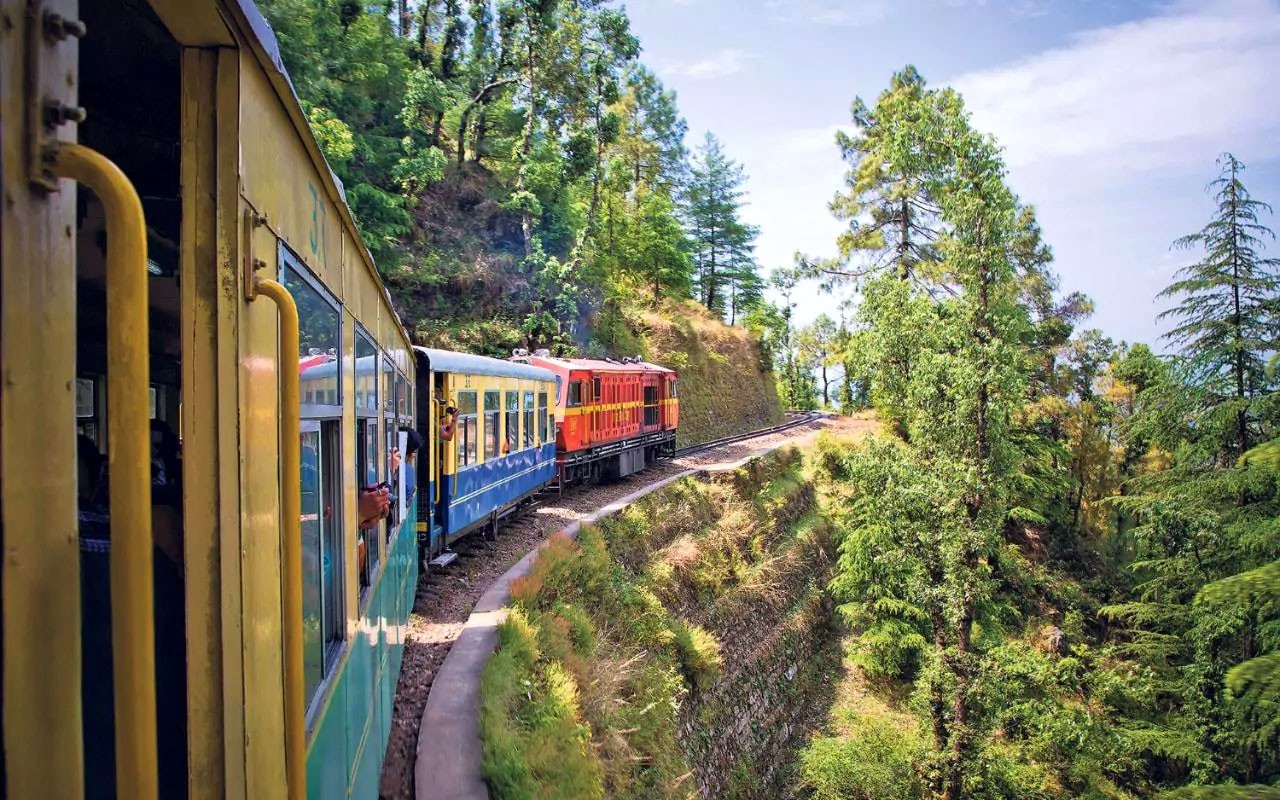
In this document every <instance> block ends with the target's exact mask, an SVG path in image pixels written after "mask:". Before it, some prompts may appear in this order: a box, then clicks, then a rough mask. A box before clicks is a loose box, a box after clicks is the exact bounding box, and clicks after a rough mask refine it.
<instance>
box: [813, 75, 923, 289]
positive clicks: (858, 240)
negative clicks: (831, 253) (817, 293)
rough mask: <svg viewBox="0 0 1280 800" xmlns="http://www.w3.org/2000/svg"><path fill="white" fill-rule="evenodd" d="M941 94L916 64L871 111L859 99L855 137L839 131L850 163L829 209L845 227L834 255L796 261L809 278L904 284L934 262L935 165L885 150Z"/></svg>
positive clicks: (894, 80)
mask: <svg viewBox="0 0 1280 800" xmlns="http://www.w3.org/2000/svg"><path fill="white" fill-rule="evenodd" d="M945 96H946V95H945V93H944V92H940V91H938V90H936V89H926V88H925V81H924V78H923V77H921V75H920V73H919V71H917V70H916V68H915V67H913V66H907V67H906V68H905V69H903V70H902V71H901V72H898V73H895V74H894V75H893V77H892V79H891V80H890V82H889V88H888V89H886V90H885V91H884V92H882V93H881V94H880V96H879V97H878V98H877V100H876V104H875V108H874V109H871V108H868V107H867V105H866V103H865V102H864V101H863V100H862V98H861V97H859V98H856V99H854V101H853V107H852V109H851V111H850V115H851V117H852V120H853V124H854V127H855V132H854V133H852V134H850V133H846V132H844V131H837V132H836V144H837V145H838V146H839V148H840V157H841V158H843V159H844V161H845V163H846V164H848V169H847V171H846V172H845V184H846V186H847V187H848V188H847V190H846V191H845V192H844V193H842V194H837V195H836V197H835V198H834V199H832V201H831V203H830V205H829V207H830V209H831V213H832V214H833V215H834V216H835V218H836V219H838V220H840V221H841V222H844V223H846V224H847V226H848V227H847V229H846V230H845V231H844V232H842V233H841V234H840V236H839V237H838V238H837V239H836V246H837V247H838V249H839V253H840V255H839V257H837V258H834V259H813V258H809V257H801V258H800V263H801V264H802V265H803V267H804V268H805V272H806V274H809V275H813V276H822V277H825V278H826V279H827V282H828V285H832V284H835V283H840V282H844V281H849V280H853V279H857V278H862V277H866V276H870V275H874V274H876V273H877V272H879V271H880V270H882V269H889V270H891V271H893V272H894V273H895V274H896V275H897V276H898V277H900V278H902V279H904V280H905V279H907V278H909V277H912V276H915V275H917V273H919V272H920V271H921V270H922V268H923V269H924V270H925V271H927V270H928V265H930V264H933V263H935V262H936V261H937V260H938V253H937V240H938V233H939V212H940V209H939V204H938V201H937V199H936V198H934V197H932V196H931V195H930V193H929V192H930V191H931V187H932V186H934V185H936V182H935V181H934V180H933V179H934V178H936V177H937V176H936V175H934V174H931V173H930V170H932V169H934V168H936V163H935V162H931V161H930V160H928V159H923V158H918V157H916V154H914V153H906V154H902V155H904V156H905V157H904V158H902V159H901V160H899V161H893V160H891V159H890V158H889V157H888V156H889V148H891V147H893V146H894V143H895V142H896V141H900V140H901V139H902V138H903V137H908V136H912V135H914V128H915V126H916V125H917V124H918V121H919V120H920V118H921V116H922V115H923V112H924V110H925V109H928V108H930V107H933V106H936V104H937V103H939V102H940V101H941V100H942V99H943V98H944V97H945Z"/></svg>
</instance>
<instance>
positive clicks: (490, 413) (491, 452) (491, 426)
mask: <svg viewBox="0 0 1280 800" xmlns="http://www.w3.org/2000/svg"><path fill="white" fill-rule="evenodd" d="M501 414H502V393H501V392H485V393H484V460H485V461H488V460H489V459H491V458H497V457H498V445H499V442H501V441H502V432H501V431H499V430H498V426H499V424H500V420H499V417H500V416H501Z"/></svg>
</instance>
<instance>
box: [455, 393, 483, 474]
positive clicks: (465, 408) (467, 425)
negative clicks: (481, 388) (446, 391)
mask: <svg viewBox="0 0 1280 800" xmlns="http://www.w3.org/2000/svg"><path fill="white" fill-rule="evenodd" d="M456 435H457V436H460V437H461V439H460V440H459V441H458V469H462V468H463V467H469V466H471V465H472V464H475V463H477V462H478V461H479V460H480V459H479V458H478V456H477V454H478V450H479V446H480V440H479V438H478V435H479V431H477V430H476V393H475V392H458V432H457V434H456Z"/></svg>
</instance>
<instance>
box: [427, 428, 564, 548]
mask: <svg viewBox="0 0 1280 800" xmlns="http://www.w3.org/2000/svg"><path fill="white" fill-rule="evenodd" d="M555 474H556V446H555V443H554V442H548V443H547V444H544V445H543V446H541V447H538V448H531V449H529V450H521V451H520V452H517V453H512V454H511V455H509V456H503V457H502V458H497V459H491V460H489V461H485V462H484V463H483V464H477V465H476V466H474V467H468V468H466V469H464V470H462V471H461V472H459V473H458V474H456V475H446V476H445V477H444V481H445V484H444V496H445V503H446V506H447V511H446V512H445V519H444V520H443V522H444V529H445V534H446V535H447V536H454V535H456V534H457V533H460V532H461V531H463V530H465V529H466V528H467V527H469V526H471V525H474V524H475V523H476V522H479V521H481V520H484V519H486V518H487V517H488V516H489V515H490V514H491V513H493V512H494V511H495V510H497V509H499V508H502V507H503V506H505V505H507V504H509V503H514V502H515V501H516V500H519V499H520V498H521V497H523V496H525V495H526V494H529V493H530V492H532V491H534V490H535V489H538V488H539V487H541V486H543V485H545V484H546V483H547V482H548V481H550V480H551V479H552V478H553V477H555Z"/></svg>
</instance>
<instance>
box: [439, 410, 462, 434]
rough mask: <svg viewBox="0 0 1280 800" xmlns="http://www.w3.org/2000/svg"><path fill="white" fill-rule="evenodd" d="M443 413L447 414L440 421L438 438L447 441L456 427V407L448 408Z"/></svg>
mask: <svg viewBox="0 0 1280 800" xmlns="http://www.w3.org/2000/svg"><path fill="white" fill-rule="evenodd" d="M444 413H445V414H447V415H448V416H447V418H446V419H445V421H444V422H442V423H440V438H441V439H442V440H444V441H446V442H447V441H450V440H451V439H453V432H454V430H455V429H457V427H458V409H456V408H449V409H446V410H445V412H444Z"/></svg>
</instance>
